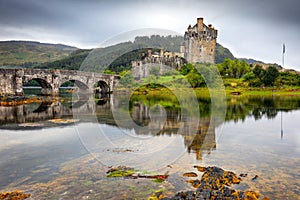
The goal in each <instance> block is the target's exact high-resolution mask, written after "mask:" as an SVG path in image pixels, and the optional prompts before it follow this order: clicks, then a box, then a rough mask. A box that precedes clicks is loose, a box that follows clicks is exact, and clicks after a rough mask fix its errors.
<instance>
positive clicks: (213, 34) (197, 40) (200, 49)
mask: <svg viewBox="0 0 300 200" xmlns="http://www.w3.org/2000/svg"><path fill="white" fill-rule="evenodd" d="M217 34H218V32H217V30H216V29H214V28H213V27H212V25H208V26H206V25H205V24H204V23H203V18H198V19H197V24H196V25H194V26H193V27H192V26H191V25H189V27H188V28H187V31H186V32H185V34H184V46H183V47H181V51H182V52H183V53H184V58H185V59H186V60H187V61H188V62H192V63H197V62H199V63H212V64H215V62H216V46H217Z"/></svg>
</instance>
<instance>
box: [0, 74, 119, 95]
mask: <svg viewBox="0 0 300 200" xmlns="http://www.w3.org/2000/svg"><path fill="white" fill-rule="evenodd" d="M0 80H1V81H0V95H3V96H6V95H16V96H22V95H23V85H24V84H25V83H27V82H28V81H30V80H36V81H37V82H38V83H39V84H40V86H41V87H42V89H41V93H42V94H44V95H51V96H57V95H59V88H60V86H61V85H62V84H63V83H65V82H67V81H74V82H75V84H76V85H77V86H78V88H79V90H80V92H81V93H93V92H94V89H95V85H97V83H99V82H100V81H101V87H100V90H105V92H112V91H113V89H114V87H115V86H116V84H117V82H118V81H119V76H115V75H107V74H97V73H92V72H81V71H68V70H41V69H0Z"/></svg>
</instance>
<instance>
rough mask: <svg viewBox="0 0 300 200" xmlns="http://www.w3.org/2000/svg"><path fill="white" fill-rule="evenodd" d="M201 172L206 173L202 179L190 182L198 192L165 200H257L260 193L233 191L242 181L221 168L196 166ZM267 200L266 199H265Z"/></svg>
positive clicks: (189, 192) (177, 195)
mask: <svg viewBox="0 0 300 200" xmlns="http://www.w3.org/2000/svg"><path fill="white" fill-rule="evenodd" d="M194 167H195V168H197V169H198V171H200V172H204V173H203V175H202V177H201V179H200V180H199V179H197V180H188V181H187V182H188V183H191V184H192V186H193V187H194V188H197V190H196V191H185V192H179V193H177V194H176V195H175V196H173V197H171V198H167V197H165V198H162V199H163V200H200V199H206V200H210V199H212V200H214V199H216V200H217V199H227V200H231V199H235V200H257V199H259V196H260V195H259V193H258V192H255V191H239V190H235V189H233V188H232V187H231V186H232V185H233V184H239V183H240V182H241V181H242V179H241V178H239V177H238V176H237V175H236V174H235V173H233V172H230V171H225V170H223V169H221V168H219V167H201V166H194ZM264 199H265V198H264Z"/></svg>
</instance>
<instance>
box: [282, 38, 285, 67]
mask: <svg viewBox="0 0 300 200" xmlns="http://www.w3.org/2000/svg"><path fill="white" fill-rule="evenodd" d="M284 54H285V44H284V43H283V46H282V68H284Z"/></svg>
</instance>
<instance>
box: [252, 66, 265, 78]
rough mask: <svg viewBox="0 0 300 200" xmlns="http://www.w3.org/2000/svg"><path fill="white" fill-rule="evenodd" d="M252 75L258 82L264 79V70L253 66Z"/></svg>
mask: <svg viewBox="0 0 300 200" xmlns="http://www.w3.org/2000/svg"><path fill="white" fill-rule="evenodd" d="M253 73H254V75H255V77H256V78H258V79H259V80H262V79H263V77H264V74H265V70H264V69H263V68H262V66H260V65H255V67H254V69H253Z"/></svg>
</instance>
